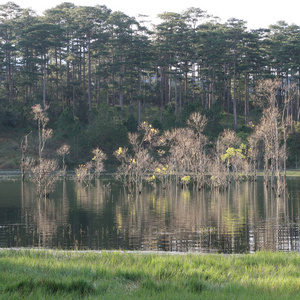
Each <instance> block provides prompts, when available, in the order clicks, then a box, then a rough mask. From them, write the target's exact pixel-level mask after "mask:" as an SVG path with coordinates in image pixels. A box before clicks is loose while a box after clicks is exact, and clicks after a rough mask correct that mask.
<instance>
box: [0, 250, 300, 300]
mask: <svg viewBox="0 0 300 300" xmlns="http://www.w3.org/2000/svg"><path fill="white" fill-rule="evenodd" d="M299 264H300V254H297V253H271V252H259V253H256V254H245V255H240V256H236V255H230V256H226V255H197V254H186V255H180V254H178V255H165V254H162V255H161V254H145V253H143V254H141V253H136V254H133V253H126V252H101V253H97V252H68V251H48V250H18V251H17V250H3V251H0V299H272V300H274V299H299V298H300V269H299Z"/></svg>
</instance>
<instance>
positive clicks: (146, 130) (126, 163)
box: [114, 122, 158, 192]
mask: <svg viewBox="0 0 300 300" xmlns="http://www.w3.org/2000/svg"><path fill="white" fill-rule="evenodd" d="M157 135H158V130H157V129H155V128H153V127H152V125H151V124H148V123H147V122H143V123H142V124H141V125H140V126H139V133H128V140H129V143H130V145H131V149H130V150H128V149H127V148H122V147H119V149H118V150H116V151H115V152H114V155H115V156H116V158H117V159H118V160H119V161H120V163H121V165H120V166H119V167H118V170H117V174H116V178H118V179H121V180H122V181H123V182H124V184H125V185H127V186H129V187H134V188H136V189H137V190H138V191H139V192H141V188H142V183H143V180H144V179H146V177H147V176H148V175H149V173H150V172H152V171H153V170H154V160H153V157H152V155H151V154H150V150H151V147H152V146H153V145H154V142H155V140H156V137H157Z"/></svg>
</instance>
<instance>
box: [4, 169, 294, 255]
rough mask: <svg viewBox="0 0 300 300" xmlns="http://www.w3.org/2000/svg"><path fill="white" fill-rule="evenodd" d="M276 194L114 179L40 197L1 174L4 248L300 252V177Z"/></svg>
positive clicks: (241, 187) (245, 186) (61, 186)
mask: <svg viewBox="0 0 300 300" xmlns="http://www.w3.org/2000/svg"><path fill="white" fill-rule="evenodd" d="M287 184H288V195H284V196H282V197H281V198H276V197H274V195H273V193H272V190H270V189H266V188H265V187H264V185H263V182H262V178H259V179H258V181H257V182H250V181H249V182H248V181H245V182H241V183H232V184H231V185H230V186H229V188H228V189H227V190H225V191H220V192H219V191H215V190H213V191H211V190H210V189H207V190H201V191H198V190H197V189H195V188H193V187H192V186H190V187H188V188H185V189H182V188H180V187H178V186H176V184H173V185H172V186H170V187H169V188H166V189H163V188H162V187H160V186H159V185H158V186H157V187H156V188H153V187H145V188H144V189H143V190H142V192H141V194H131V193H129V192H128V191H127V190H126V189H125V188H124V187H123V186H122V185H121V184H120V183H119V182H117V181H115V180H113V179H112V178H109V177H103V178H102V179H100V180H96V181H95V182H93V184H92V185H90V186H88V187H87V186H85V185H84V184H80V183H78V182H75V181H72V180H68V179H67V180H65V181H63V180H62V181H59V182H58V183H57V185H56V190H55V191H54V192H53V193H52V194H51V196H50V198H46V199H42V200H38V199H37V198H36V193H35V187H34V185H33V184H32V183H31V182H25V183H22V182H21V181H20V180H19V175H18V174H10V176H7V173H3V172H2V173H0V247H1V248H14V247H30V248H33V247H41V248H50V249H69V250H70V249H76V250H87V249H92V250H104V249H106V250H113V249H122V250H142V251H174V252H201V253H229V254H230V253H252V252H255V251H258V250H273V251H297V252H300V243H299V236H300V178H299V177H298V178H297V177H291V178H288V181H287Z"/></svg>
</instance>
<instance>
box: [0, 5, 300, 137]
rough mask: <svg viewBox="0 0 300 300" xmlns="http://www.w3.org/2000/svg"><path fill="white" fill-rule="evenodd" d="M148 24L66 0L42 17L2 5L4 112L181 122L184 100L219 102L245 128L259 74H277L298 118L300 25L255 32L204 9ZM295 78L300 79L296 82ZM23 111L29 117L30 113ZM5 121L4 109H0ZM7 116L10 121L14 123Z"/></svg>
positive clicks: (281, 91)
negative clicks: (150, 111)
mask: <svg viewBox="0 0 300 300" xmlns="http://www.w3.org/2000/svg"><path fill="white" fill-rule="evenodd" d="M159 18H160V20H161V22H160V23H159V24H157V25H153V26H152V27H150V26H147V23H146V22H145V18H144V19H143V17H142V16H140V17H131V16H128V15H126V14H124V13H122V12H120V11H112V10H111V9H109V8H107V7H106V6H99V5H97V6H93V7H90V6H75V5H74V4H72V3H62V4H60V5H58V6H56V7H54V8H52V9H49V10H46V11H45V12H44V14H43V15H42V16H38V15H37V14H36V13H35V12H34V11H32V10H31V9H23V8H21V7H19V6H18V5H17V4H15V3H13V2H8V3H6V4H4V5H1V6H0V58H1V59H0V67H1V68H0V72H1V73H0V91H1V92H0V101H1V102H0V103H1V107H2V114H4V111H8V112H10V111H11V110H16V109H17V108H19V110H20V111H23V113H24V108H27V112H29V111H30V109H31V106H32V105H34V104H36V103H41V104H42V105H43V107H46V106H47V105H48V104H50V103H51V107H52V109H53V110H54V111H55V114H56V115H59V114H61V113H62V112H63V111H65V110H66V109H69V110H70V111H71V112H72V115H73V117H74V118H79V119H81V120H85V119H88V118H89V117H90V116H91V112H92V111H93V110H94V109H96V108H97V107H100V106H101V105H102V104H106V105H108V106H119V107H120V109H121V110H123V109H124V106H129V107H130V106H135V107H137V111H138V114H137V115H138V117H137V118H138V123H139V124H140V123H141V118H142V116H141V106H142V105H144V104H149V105H156V106H157V107H159V108H160V112H161V113H160V120H159V121H160V122H162V119H163V116H164V111H165V110H166V109H170V110H172V113H173V114H174V116H175V120H176V122H177V123H179V122H180V120H181V115H182V111H183V108H184V107H185V105H187V104H190V103H195V102H198V103H200V104H201V106H202V107H203V108H204V109H210V108H212V107H214V105H215V106H220V107H221V108H222V109H223V110H224V111H225V112H227V115H228V116H229V114H232V116H233V121H232V122H233V123H232V128H233V129H234V130H235V131H237V129H238V117H239V116H243V119H244V123H245V124H246V125H248V123H249V121H250V113H251V110H252V109H253V107H255V106H257V105H258V106H259V105H260V106H262V107H263V108H264V106H265V103H264V102H263V101H262V102H260V103H257V102H256V101H255V99H254V98H253V97H252V96H253V95H255V94H256V88H257V83H258V82H259V80H262V79H270V78H277V79H279V80H280V81H281V87H280V89H278V91H277V101H278V103H279V105H280V103H283V99H284V97H285V94H286V93H288V92H289V91H290V89H291V88H292V87H293V88H294V89H295V93H294V95H295V97H294V99H293V101H291V102H290V104H289V105H290V106H289V110H288V111H289V113H290V115H291V116H292V117H293V119H295V120H297V121H299V117H300V109H299V71H300V70H299V69H300V27H299V26H298V25H289V24H287V23H286V22H284V21H280V22H278V23H277V24H275V25H270V26H269V28H268V29H259V30H250V29H248V28H247V27H246V22H244V21H243V20H238V19H229V20H228V21H227V22H226V23H224V24H223V23H220V22H219V21H218V19H217V18H214V17H212V16H209V15H208V14H207V12H205V11H203V10H201V9H199V8H189V9H187V10H186V11H184V12H182V13H172V12H166V13H162V14H160V15H159ZM293 84H294V85H293ZM25 115H26V114H25ZM1 117H2V118H4V116H3V115H2V116H1ZM8 122H13V120H9V121H8Z"/></svg>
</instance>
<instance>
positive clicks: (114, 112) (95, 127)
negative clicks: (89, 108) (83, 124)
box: [86, 105, 127, 155]
mask: <svg viewBox="0 0 300 300" xmlns="http://www.w3.org/2000/svg"><path fill="white" fill-rule="evenodd" d="M86 136H87V141H88V143H89V146H90V147H93V148H96V147H100V148H101V149H103V151H104V152H105V153H107V154H108V155H111V154H112V153H113V152H114V150H115V149H117V148H118V147H120V146H125V145H127V128H126V126H125V125H124V120H123V116H122V112H121V111H120V110H119V109H118V108H111V107H108V106H107V105H102V106H101V107H100V108H99V109H98V110H97V112H96V113H95V115H94V119H93V121H92V122H91V123H90V124H89V125H88V127H87V134H86Z"/></svg>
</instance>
